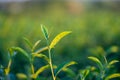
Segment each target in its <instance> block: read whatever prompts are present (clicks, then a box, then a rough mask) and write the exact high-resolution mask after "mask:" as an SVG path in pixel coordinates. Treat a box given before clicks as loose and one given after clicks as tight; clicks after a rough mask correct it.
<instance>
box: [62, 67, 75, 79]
mask: <svg viewBox="0 0 120 80" xmlns="http://www.w3.org/2000/svg"><path fill="white" fill-rule="evenodd" d="M63 71H64V72H66V73H67V75H69V76H71V77H75V76H76V74H75V72H74V71H73V70H72V69H69V68H64V69H63Z"/></svg>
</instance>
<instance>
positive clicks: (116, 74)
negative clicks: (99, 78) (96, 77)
mask: <svg viewBox="0 0 120 80" xmlns="http://www.w3.org/2000/svg"><path fill="white" fill-rule="evenodd" d="M118 77H119V78H120V73H114V74H111V75H109V76H107V77H106V78H105V80H110V79H113V78H118Z"/></svg>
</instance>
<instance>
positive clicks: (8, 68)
mask: <svg viewBox="0 0 120 80" xmlns="http://www.w3.org/2000/svg"><path fill="white" fill-rule="evenodd" d="M11 64H12V60H11V59H10V60H9V63H8V66H7V68H6V69H5V74H6V75H8V74H9V72H10V66H11Z"/></svg>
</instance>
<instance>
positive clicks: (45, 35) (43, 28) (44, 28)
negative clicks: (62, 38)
mask: <svg viewBox="0 0 120 80" xmlns="http://www.w3.org/2000/svg"><path fill="white" fill-rule="evenodd" d="M41 30H42V33H43V34H44V37H45V39H46V40H48V38H49V36H48V30H47V28H46V27H45V26H43V25H41Z"/></svg>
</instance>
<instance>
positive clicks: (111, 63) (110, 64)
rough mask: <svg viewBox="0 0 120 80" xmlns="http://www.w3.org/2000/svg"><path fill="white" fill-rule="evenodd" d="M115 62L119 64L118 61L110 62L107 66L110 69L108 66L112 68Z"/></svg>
mask: <svg viewBox="0 0 120 80" xmlns="http://www.w3.org/2000/svg"><path fill="white" fill-rule="evenodd" d="M117 62H119V61H118V60H112V61H111V62H109V64H108V66H109V67H110V66H112V65H113V64H115V63H117Z"/></svg>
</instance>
